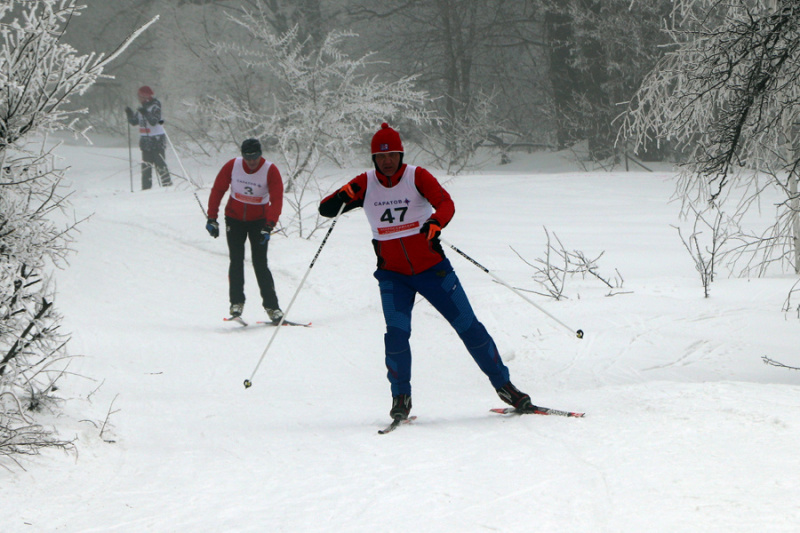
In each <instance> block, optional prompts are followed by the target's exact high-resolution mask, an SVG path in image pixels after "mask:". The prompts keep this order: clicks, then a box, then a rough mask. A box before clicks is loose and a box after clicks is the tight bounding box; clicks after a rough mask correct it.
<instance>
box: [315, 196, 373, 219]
mask: <svg viewBox="0 0 800 533" xmlns="http://www.w3.org/2000/svg"><path fill="white" fill-rule="evenodd" d="M337 192H338V191H337ZM343 203H344V201H343V200H342V199H341V198H339V197H338V196H336V193H333V194H331V195H330V196H328V197H326V198H323V200H322V201H321V202H320V204H319V214H320V215H322V216H324V217H326V218H333V217H335V216H336V215H337V214H338V213H339V208H340V207H342V204H343ZM363 205H364V200H363V199H362V198H359V199H358V200H353V201H352V202H350V203H349V204H347V205H345V206H344V210H343V211H342V213H347V212H348V211H351V210H353V209H356V208H358V207H362V206H363Z"/></svg>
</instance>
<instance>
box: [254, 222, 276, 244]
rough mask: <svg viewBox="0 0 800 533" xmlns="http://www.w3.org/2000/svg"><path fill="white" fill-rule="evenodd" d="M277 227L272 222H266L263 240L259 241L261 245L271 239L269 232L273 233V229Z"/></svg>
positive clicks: (263, 229)
mask: <svg viewBox="0 0 800 533" xmlns="http://www.w3.org/2000/svg"><path fill="white" fill-rule="evenodd" d="M274 229H275V226H273V225H272V224H265V225H264V227H263V228H261V241H260V242H259V243H258V244H260V245H261V246H264V245H265V244H267V241H269V234H270V233H272V230H274Z"/></svg>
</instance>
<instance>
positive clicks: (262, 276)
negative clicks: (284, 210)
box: [225, 217, 280, 309]
mask: <svg viewBox="0 0 800 533" xmlns="http://www.w3.org/2000/svg"><path fill="white" fill-rule="evenodd" d="M263 227H264V221H263V220H250V221H247V222H243V221H241V220H236V219H234V218H230V217H225V236H226V237H227V240H228V252H229V255H230V260H231V262H230V266H229V267H228V284H229V291H230V293H229V296H230V302H231V303H232V304H243V303H244V302H245V297H244V253H245V250H244V244H245V241H247V239H250V256H251V258H252V260H253V270H255V272H256V280H257V281H258V288H259V289H260V290H261V305H263V306H264V307H265V308H267V309H280V307H279V306H278V296H277V295H276V294H275V282H274V280H273V279H272V272H270V271H269V265H268V264H267V249H268V248H269V240H267V241H266V242H265V243H264V244H260V242H261V239H262V235H261V228H263Z"/></svg>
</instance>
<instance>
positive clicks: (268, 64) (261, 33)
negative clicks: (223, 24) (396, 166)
mask: <svg viewBox="0 0 800 533" xmlns="http://www.w3.org/2000/svg"><path fill="white" fill-rule="evenodd" d="M266 16H267V13H266V12H265V11H264V10H263V9H262V10H255V11H249V12H246V13H245V15H243V16H238V17H233V20H234V21H235V22H236V23H237V24H239V25H240V26H241V28H244V29H245V30H246V31H247V33H248V34H249V35H250V36H251V37H252V43H250V44H247V45H242V44H232V43H218V44H217V45H216V48H217V50H218V51H219V52H220V53H226V54H230V53H231V52H234V53H235V55H236V57H238V58H239V61H241V62H242V63H243V65H245V66H246V67H247V68H248V69H249V70H251V71H256V72H258V73H259V74H260V76H259V77H258V80H259V82H260V83H259V84H258V85H256V86H254V87H253V89H252V97H251V98H248V99H247V100H241V99H236V98H231V97H230V96H229V95H217V96H212V97H211V98H209V99H208V101H207V102H206V103H205V105H204V106H203V114H204V115H207V116H209V117H212V118H213V120H212V122H213V125H212V126H211V134H212V135H214V136H217V137H218V138H219V137H222V138H224V139H226V140H228V141H229V142H240V141H241V140H242V139H243V138H245V137H250V136H252V137H259V138H261V139H262V140H263V141H264V144H265V145H266V146H268V147H271V150H272V151H274V152H276V153H277V155H278V156H279V157H280V161H279V162H278V166H279V167H280V169H281V173H282V174H283V176H284V180H285V181H286V192H287V196H286V200H287V202H288V204H289V205H290V207H291V208H292V209H293V210H294V217H293V218H289V220H290V222H289V223H288V224H286V226H290V227H294V228H296V229H297V231H298V232H299V234H300V236H307V235H308V232H307V231H306V228H305V223H304V219H303V215H302V213H303V208H304V207H305V206H306V204H308V203H310V202H314V201H316V200H317V199H318V197H319V195H318V194H316V195H314V196H313V197H312V198H308V197H307V196H306V193H308V192H314V193H318V192H319V191H315V190H314V188H315V187H317V181H316V180H315V178H314V176H315V172H316V171H317V168H318V165H319V163H320V162H321V161H323V160H329V161H332V162H333V163H335V164H337V165H345V164H347V163H352V161H353V160H354V158H355V157H356V155H355V153H354V152H353V147H354V146H356V145H358V146H363V144H364V139H365V138H367V137H366V136H367V135H368V134H369V133H370V132H372V131H374V130H375V129H376V128H377V127H378V126H379V125H380V123H381V122H382V121H384V120H389V119H394V122H395V123H396V124H397V123H401V124H422V123H424V122H426V121H427V120H428V114H427V112H426V111H425V108H424V106H425V100H426V95H425V93H423V92H421V91H417V90H415V89H414V86H413V82H414V80H413V78H410V77H403V78H400V79H397V80H393V81H382V80H380V79H379V78H378V77H375V76H369V75H367V66H368V65H369V64H370V63H371V62H373V56H372V54H364V55H361V56H359V57H355V58H352V57H350V56H349V55H348V54H347V53H345V52H344V50H343V49H344V44H345V42H346V41H348V40H350V39H355V38H356V35H355V34H352V33H346V32H339V31H333V32H330V33H329V34H328V35H327V36H326V37H325V39H324V40H323V42H322V45H321V46H320V47H319V48H314V47H308V43H307V42H306V41H303V40H300V39H299V38H298V32H297V30H296V28H295V29H292V30H290V31H289V32H287V33H284V34H280V35H278V34H276V33H274V32H273V31H271V29H270V26H269V25H268V24H266V23H265V21H264V18H265V17H266ZM232 132H236V133H232ZM360 156H363V154H360ZM314 213H315V214H314V215H313V216H314V217H315V220H316V210H314ZM316 227H318V226H317V225H316V224H312V225H311V230H312V231H313V229H315V228H316Z"/></svg>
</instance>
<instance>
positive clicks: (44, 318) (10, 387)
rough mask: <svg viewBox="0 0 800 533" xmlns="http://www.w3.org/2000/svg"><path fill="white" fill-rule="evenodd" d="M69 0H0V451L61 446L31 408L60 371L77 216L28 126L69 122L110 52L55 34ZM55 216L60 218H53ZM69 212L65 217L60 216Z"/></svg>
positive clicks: (42, 129) (69, 10)
mask: <svg viewBox="0 0 800 533" xmlns="http://www.w3.org/2000/svg"><path fill="white" fill-rule="evenodd" d="M81 8H82V7H81V6H78V5H76V3H75V1H74V0H37V1H27V2H14V1H3V2H1V3H0V84H2V87H3V90H2V92H0V455H5V456H10V455H13V454H19V453H36V451H37V450H38V449H39V448H40V447H43V446H58V447H68V446H69V445H70V443H69V442H66V441H61V440H59V439H57V438H56V437H54V436H53V435H52V434H51V433H50V432H49V431H46V430H45V429H44V428H42V427H41V426H39V425H37V424H36V423H34V422H33V420H32V419H31V418H30V416H31V415H30V413H31V412H35V411H37V410H39V409H41V408H42V407H43V406H45V405H47V403H48V402H50V401H51V393H52V392H53V391H54V390H55V389H56V381H57V380H58V378H59V377H61V376H62V375H64V372H65V368H66V366H65V364H64V362H65V360H66V359H68V357H69V356H68V354H67V352H66V348H65V347H66V342H67V336H66V335H65V334H63V333H61V332H60V331H59V324H60V321H61V316H60V315H59V314H58V313H57V312H56V310H55V307H54V300H55V289H54V287H53V284H52V283H51V279H50V275H51V272H52V270H53V267H56V266H60V265H63V264H64V262H65V260H66V256H67V254H68V252H69V244H70V242H72V235H73V230H74V227H75V221H69V218H68V216H67V217H65V216H64V215H68V214H69V212H68V211H67V208H68V204H67V202H66V196H67V194H66V192H65V191H64V190H63V189H62V188H61V186H60V182H61V179H62V177H63V170H61V169H58V168H56V166H55V164H54V157H53V154H52V153H51V152H49V151H47V149H46V148H45V144H44V143H40V144H35V143H34V142H33V141H31V140H30V136H31V135H33V134H43V133H45V134H46V133H47V132H52V131H56V130H64V129H69V130H72V131H75V132H76V133H78V131H77V129H76V125H77V119H78V117H79V114H80V112H79V111H68V110H67V109H66V106H67V105H68V104H69V101H70V100H69V98H70V96H71V95H75V94H81V93H83V92H84V91H86V90H87V89H88V88H89V87H90V86H91V85H92V84H93V83H94V82H95V81H96V80H97V78H98V77H99V76H101V75H102V72H103V68H104V67H105V65H107V64H108V62H109V61H111V60H112V59H114V58H115V57H116V55H117V54H119V53H120V52H121V51H122V50H124V48H125V47H126V46H127V45H128V44H129V43H130V42H131V41H132V40H133V39H134V38H135V37H136V35H138V33H140V32H141V31H143V30H144V29H145V28H146V26H144V27H142V28H141V29H140V30H139V32H137V33H134V34H133V35H132V36H131V37H130V38H129V39H127V40H126V41H125V42H124V43H123V44H122V45H121V46H120V47H119V48H118V49H117V50H116V52H115V53H114V54H112V55H110V56H109V57H104V56H102V55H97V54H94V53H92V54H88V55H78V54H77V52H76V51H75V50H74V49H73V48H72V47H70V46H69V45H66V44H63V43H62V42H61V39H60V38H61V36H62V34H63V32H64V30H65V29H66V26H67V23H68V21H69V19H70V17H72V16H75V15H77V14H79V10H80V9H81ZM59 220H61V221H62V222H58V221H59ZM64 220H67V222H63V221H64Z"/></svg>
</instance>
